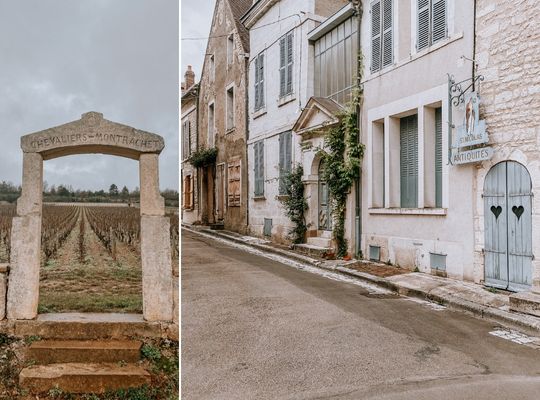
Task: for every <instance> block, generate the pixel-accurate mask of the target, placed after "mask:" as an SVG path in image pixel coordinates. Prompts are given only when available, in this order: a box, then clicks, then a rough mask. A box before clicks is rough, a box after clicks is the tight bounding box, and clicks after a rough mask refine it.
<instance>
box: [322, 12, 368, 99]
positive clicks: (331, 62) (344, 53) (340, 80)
mask: <svg viewBox="0 0 540 400" xmlns="http://www.w3.org/2000/svg"><path fill="white" fill-rule="evenodd" d="M357 26H358V25H357V19H356V18H355V17H352V18H349V19H347V20H345V21H344V22H342V23H341V24H340V25H338V26H337V27H335V28H334V29H333V30H332V31H330V32H328V33H327V34H325V35H324V36H322V37H321V38H320V39H317V41H316V42H315V60H314V61H315V71H314V72H315V73H314V78H315V80H314V83H315V87H314V93H315V96H317V97H328V98H331V99H332V100H334V101H336V102H338V103H339V104H346V103H348V102H349V101H351V93H352V88H353V87H354V86H355V85H356V70H357V66H358V63H357V62H356V55H357V54H358V46H357V40H358V36H357Z"/></svg>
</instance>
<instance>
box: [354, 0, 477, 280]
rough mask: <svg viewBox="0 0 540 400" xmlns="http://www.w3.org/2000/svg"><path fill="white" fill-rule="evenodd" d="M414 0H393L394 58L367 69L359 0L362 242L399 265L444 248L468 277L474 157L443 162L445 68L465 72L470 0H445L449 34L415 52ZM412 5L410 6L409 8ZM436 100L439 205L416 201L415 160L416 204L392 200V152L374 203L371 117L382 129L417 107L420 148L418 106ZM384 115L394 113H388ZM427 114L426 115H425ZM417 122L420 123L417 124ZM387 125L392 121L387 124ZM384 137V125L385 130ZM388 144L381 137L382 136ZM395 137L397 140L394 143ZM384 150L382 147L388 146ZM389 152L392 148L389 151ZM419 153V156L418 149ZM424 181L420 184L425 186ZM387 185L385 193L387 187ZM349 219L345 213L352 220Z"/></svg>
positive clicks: (426, 267)
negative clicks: (382, 197) (381, 197)
mask: <svg viewBox="0 0 540 400" xmlns="http://www.w3.org/2000/svg"><path fill="white" fill-rule="evenodd" d="M415 6H416V1H415V0H404V1H394V21H395V24H394V61H395V62H394V65H392V66H390V67H388V68H385V69H383V70H382V71H380V72H376V73H373V74H371V73H370V70H369V65H370V57H371V50H370V49H371V45H370V29H371V23H370V14H369V2H365V5H364V10H365V11H364V15H363V18H362V49H363V53H364V60H365V62H364V63H365V73H364V76H365V79H364V93H365V101H364V108H363V121H362V122H363V123H362V142H363V143H365V144H366V156H365V158H364V162H363V185H362V192H363V202H362V221H363V224H362V229H363V234H362V248H363V251H364V255H366V256H367V255H368V253H369V252H368V250H369V245H378V246H381V260H382V261H384V262H386V261H390V262H391V263H394V264H399V265H400V266H403V267H407V268H411V269H414V268H415V267H417V268H418V269H419V270H420V271H424V272H430V255H429V253H430V252H434V253H441V254H446V255H447V266H446V271H447V274H448V275H449V276H451V277H455V278H459V279H466V280H473V275H474V274H473V253H474V235H473V208H472V204H473V201H474V193H473V180H474V171H475V169H476V167H475V166H474V165H471V164H469V165H461V166H458V165H455V166H452V165H448V163H447V159H448V157H447V155H448V153H447V151H448V150H447V149H448V125H447V124H448V111H449V104H448V94H447V74H448V73H449V74H452V75H454V76H455V78H456V80H457V81H460V80H463V79H466V78H470V77H471V73H472V68H471V63H470V62H469V61H464V62H462V61H460V57H461V56H466V57H468V58H473V57H472V48H473V1H472V0H449V3H448V12H449V15H448V38H447V39H445V40H443V41H442V42H439V43H437V44H435V45H433V46H432V47H430V48H428V49H424V50H422V51H421V52H419V53H417V52H416V47H415V41H416V35H415V32H416V16H415V12H414V10H415ZM411 10H413V12H411ZM433 106H441V107H442V123H443V178H442V179H443V204H442V208H440V209H435V208H422V207H423V204H424V200H425V203H426V204H425V205H426V206H427V205H428V204H427V203H428V202H429V200H430V198H432V197H433V194H432V193H428V189H429V185H428V184H426V186H425V187H424V181H422V176H423V174H430V173H432V171H431V170H430V169H431V168H434V165H433V164H429V163H428V162H426V164H425V165H424V164H420V165H419V184H418V189H419V196H418V200H419V201H418V203H419V208H418V209H412V210H409V209H400V208H399V204H398V202H399V191H398V192H397V194H398V195H397V201H396V197H395V196H396V188H395V185H396V184H397V187H398V190H399V167H398V169H397V176H396V170H395V169H394V173H390V172H389V171H390V169H391V165H390V163H391V162H394V164H393V165H395V162H396V161H397V165H398V166H399V147H398V148H397V151H398V153H397V155H398V157H397V160H396V159H395V158H394V159H393V160H389V159H388V158H386V159H385V163H386V168H385V169H386V180H385V192H386V204H385V206H386V208H380V205H377V207H375V204H374V203H375V202H374V190H373V189H374V187H373V180H374V177H375V176H376V175H377V172H379V171H375V170H374V166H373V165H372V161H373V160H374V155H373V152H372V149H373V146H372V145H373V137H374V136H373V131H374V125H373V123H374V121H384V122H385V129H384V130H385V131H388V130H389V129H390V125H391V123H392V122H393V123H396V122H397V123H398V125H397V129H398V132H399V119H398V118H399V117H401V116H404V115H408V114H412V113H418V115H419V132H418V134H419V146H418V150H419V152H422V150H423V141H422V137H423V135H424V129H425V130H426V135H428V132H427V131H428V130H429V127H428V126H427V124H428V123H427V122H426V127H424V126H423V125H422V124H421V121H422V119H423V118H422V114H423V113H424V112H428V111H429V110H430V107H433ZM390 117H395V118H396V119H392V120H390ZM462 118H463V114H462V112H461V111H458V109H457V108H455V107H454V108H453V121H454V124H455V125H456V126H457V125H460V124H461V120H462ZM426 121H427V120H426ZM421 125H422V126H421ZM393 129H396V127H395V126H394V127H393ZM385 135H386V137H387V138H388V132H385ZM385 145H386V146H387V147H388V146H389V143H388V141H387V142H386V143H385ZM398 145H399V143H398ZM387 154H388V153H387ZM394 156H395V153H394ZM419 158H420V159H421V157H419ZM424 189H425V190H424ZM390 192H391V193H394V198H390V196H389V193H390ZM351 223H352V221H351Z"/></svg>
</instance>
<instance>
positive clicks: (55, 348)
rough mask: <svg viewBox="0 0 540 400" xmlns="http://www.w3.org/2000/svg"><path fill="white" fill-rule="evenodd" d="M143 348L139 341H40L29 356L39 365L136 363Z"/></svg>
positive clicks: (33, 345)
mask: <svg viewBox="0 0 540 400" xmlns="http://www.w3.org/2000/svg"><path fill="white" fill-rule="evenodd" d="M141 346H142V342H139V341H137V340H107V341H105V340H40V341H37V342H34V343H32V344H31V345H30V348H29V353H28V356H29V359H30V360H34V361H35V362H36V363H37V364H55V363H73V362H76V363H86V362H92V363H102V362H105V363H107V362H110V363H114V362H120V361H124V362H127V363H130V362H131V363H134V362H137V361H139V359H140V351H141Z"/></svg>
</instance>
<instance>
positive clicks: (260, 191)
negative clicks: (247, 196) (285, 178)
mask: <svg viewBox="0 0 540 400" xmlns="http://www.w3.org/2000/svg"><path fill="white" fill-rule="evenodd" d="M253 150H254V155H253V160H254V174H255V193H254V195H255V196H263V195H264V141H263V140H261V141H259V142H256V143H255V144H254V145H253Z"/></svg>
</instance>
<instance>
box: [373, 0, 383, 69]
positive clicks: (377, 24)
mask: <svg viewBox="0 0 540 400" xmlns="http://www.w3.org/2000/svg"><path fill="white" fill-rule="evenodd" d="M380 69H381V2H380V0H377V1H375V2H373V3H371V71H372V72H375V71H378V70H380Z"/></svg>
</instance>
